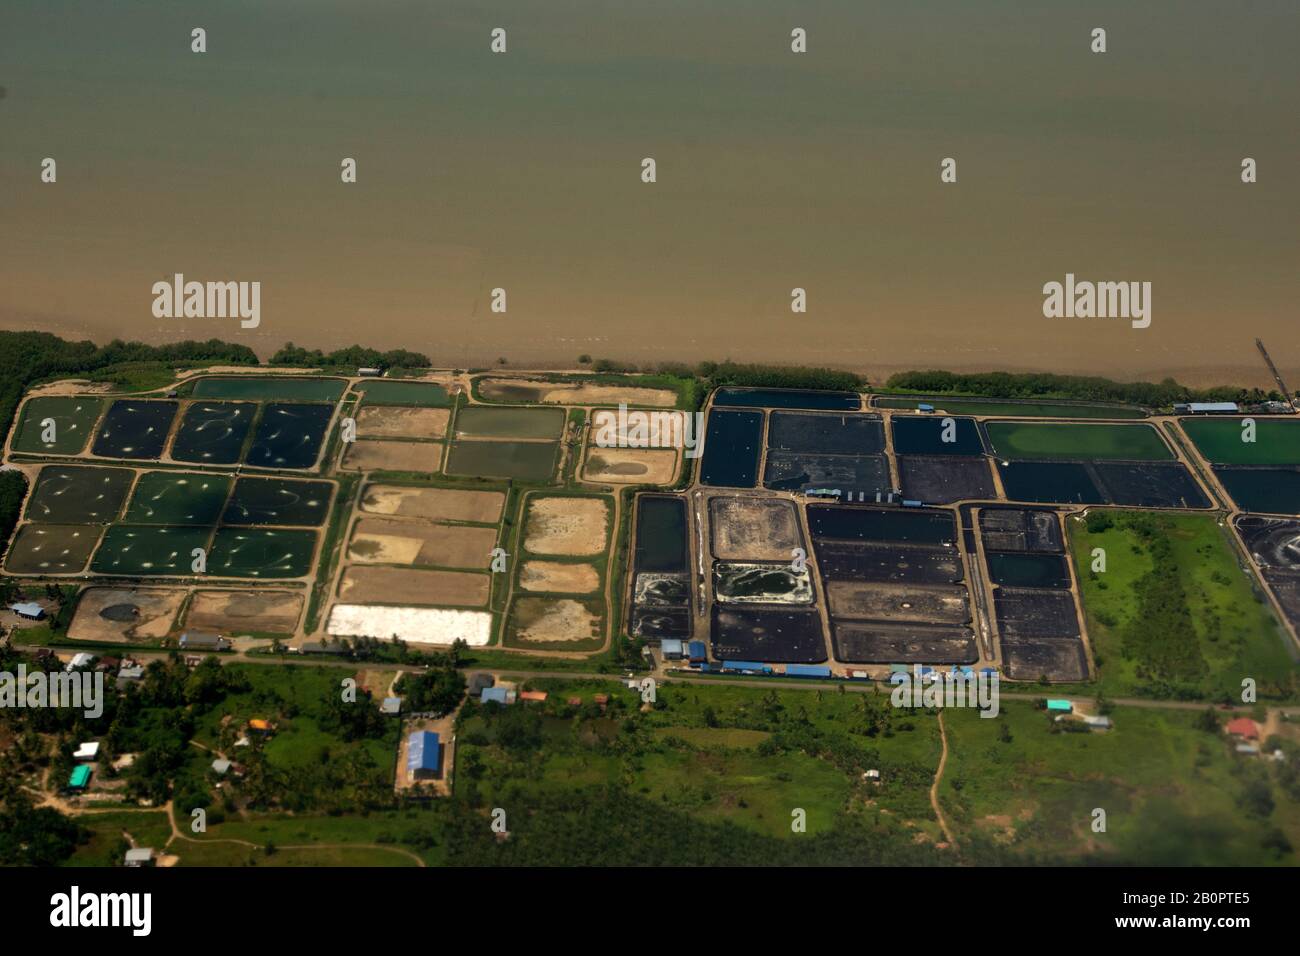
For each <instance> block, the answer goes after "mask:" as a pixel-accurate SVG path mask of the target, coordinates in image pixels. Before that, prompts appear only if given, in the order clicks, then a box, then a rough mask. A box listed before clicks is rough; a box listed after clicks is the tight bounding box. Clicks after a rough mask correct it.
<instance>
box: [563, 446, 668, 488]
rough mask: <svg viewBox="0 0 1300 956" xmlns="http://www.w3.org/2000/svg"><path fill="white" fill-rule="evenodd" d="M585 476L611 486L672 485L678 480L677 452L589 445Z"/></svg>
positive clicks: (589, 479) (584, 469)
mask: <svg viewBox="0 0 1300 956" xmlns="http://www.w3.org/2000/svg"><path fill="white" fill-rule="evenodd" d="M582 477H583V478H585V479H586V480H587V481H604V482H608V483H610V484H651V485H670V484H672V483H673V480H674V479H675V478H676V477H677V452H675V451H674V450H673V449H671V448H595V447H592V446H588V447H587V460H586V462H585V464H584V465H583V470H582Z"/></svg>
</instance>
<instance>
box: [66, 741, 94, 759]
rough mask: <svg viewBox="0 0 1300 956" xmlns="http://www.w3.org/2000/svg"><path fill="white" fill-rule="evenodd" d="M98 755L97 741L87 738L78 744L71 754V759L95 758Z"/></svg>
mask: <svg viewBox="0 0 1300 956" xmlns="http://www.w3.org/2000/svg"><path fill="white" fill-rule="evenodd" d="M98 757H99V741H98V740H88V741H86V742H85V743H84V744H79V745H78V746H77V749H76V750H75V751H74V752H73V754H72V759H73V760H95V759H97V758H98Z"/></svg>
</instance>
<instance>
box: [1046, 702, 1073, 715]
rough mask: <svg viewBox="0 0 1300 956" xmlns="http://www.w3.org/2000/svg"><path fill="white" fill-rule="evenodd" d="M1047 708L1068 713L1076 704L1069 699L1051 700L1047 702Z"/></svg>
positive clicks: (1055, 711)
mask: <svg viewBox="0 0 1300 956" xmlns="http://www.w3.org/2000/svg"><path fill="white" fill-rule="evenodd" d="M1047 709H1048V710H1049V711H1052V712H1054V713H1062V714H1068V713H1070V711H1072V710H1073V709H1074V705H1073V704H1071V703H1070V702H1069V701H1068V700H1049V701H1048V702H1047Z"/></svg>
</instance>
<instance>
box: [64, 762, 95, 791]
mask: <svg viewBox="0 0 1300 956" xmlns="http://www.w3.org/2000/svg"><path fill="white" fill-rule="evenodd" d="M89 783H90V767H88V766H86V765H85V764H84V763H83V764H80V765H78V766H76V767H74V768H72V776H70V777H68V789H69V790H85V789H86V785H87V784H89Z"/></svg>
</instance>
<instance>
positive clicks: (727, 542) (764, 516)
mask: <svg viewBox="0 0 1300 956" xmlns="http://www.w3.org/2000/svg"><path fill="white" fill-rule="evenodd" d="M709 526H710V533H711V535H712V538H713V554H714V556H715V557H717V558H720V559H722V560H724V561H727V560H731V561H746V560H747V561H788V560H790V558H791V554H790V552H791V551H793V550H794V549H795V548H798V547H800V546H801V545H802V542H803V537H802V536H801V535H800V533H799V519H798V516H797V515H796V514H795V510H794V503H793V502H791V501H787V500H786V499H784V498H714V499H712V500H711V501H710V502H709Z"/></svg>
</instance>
